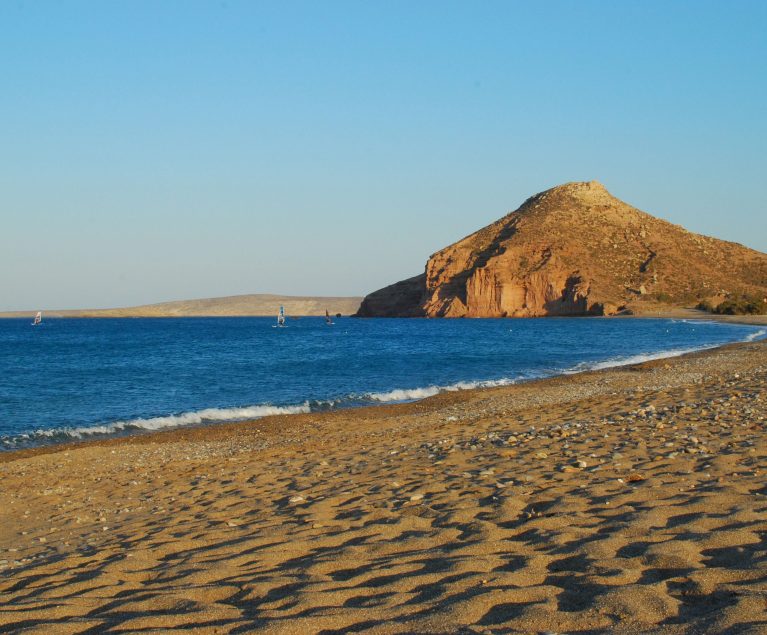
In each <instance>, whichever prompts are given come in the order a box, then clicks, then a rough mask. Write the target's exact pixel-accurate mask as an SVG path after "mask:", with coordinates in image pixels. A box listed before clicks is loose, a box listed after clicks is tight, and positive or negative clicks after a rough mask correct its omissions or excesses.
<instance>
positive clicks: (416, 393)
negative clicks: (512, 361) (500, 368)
mask: <svg viewBox="0 0 767 635" xmlns="http://www.w3.org/2000/svg"><path fill="white" fill-rule="evenodd" d="M514 382H515V380H513V379H488V380H485V381H459V382H456V383H455V384H449V385H447V386H424V387H421V388H397V389H395V390H390V391H388V392H373V393H368V394H367V395H365V397H366V398H367V399H369V400H371V401H380V402H382V403H387V402H391V401H413V400H416V399H424V398H426V397H433V396H434V395H437V394H439V393H441V392H455V391H457V390H471V389H472V388H492V387H493V386H508V385H510V384H513V383H514Z"/></svg>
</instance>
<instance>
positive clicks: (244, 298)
mask: <svg viewBox="0 0 767 635" xmlns="http://www.w3.org/2000/svg"><path fill="white" fill-rule="evenodd" d="M361 299H362V298H354V297H351V298H347V297H302V296H288V295H270V294H252V295H234V296H227V297H223V298H206V299H203V300H179V301H176V302H161V303H159V304H146V305H142V306H134V307H126V308H121V309H78V310H63V311H56V310H47V311H45V317H216V316H258V315H267V316H269V315H276V314H277V310H278V309H279V307H280V305H283V306H284V307H285V312H286V313H287V314H288V315H325V309H327V310H328V311H329V312H330V313H331V314H333V315H335V314H336V313H340V314H341V315H351V314H352V313H354V312H355V311H356V310H357V308H358V307H359V306H360V300H361ZM30 315H34V311H25V312H14V313H0V317H26V316H30Z"/></svg>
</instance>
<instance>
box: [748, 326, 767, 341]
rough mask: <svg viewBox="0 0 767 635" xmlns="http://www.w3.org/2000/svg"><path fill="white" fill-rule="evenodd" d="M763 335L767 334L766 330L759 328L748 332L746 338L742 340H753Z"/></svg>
mask: <svg viewBox="0 0 767 635" xmlns="http://www.w3.org/2000/svg"><path fill="white" fill-rule="evenodd" d="M765 335H767V330H765V329H759V330H758V331H756V332H755V333H749V334H748V335H747V336H746V339H745V340H744V341H746V342H753V341H754V340H758V339H761V338H763V337H764V336H765Z"/></svg>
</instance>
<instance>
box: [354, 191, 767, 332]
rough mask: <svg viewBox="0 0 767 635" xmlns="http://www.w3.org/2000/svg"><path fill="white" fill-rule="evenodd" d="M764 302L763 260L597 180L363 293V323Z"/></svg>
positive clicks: (545, 198)
mask: <svg viewBox="0 0 767 635" xmlns="http://www.w3.org/2000/svg"><path fill="white" fill-rule="evenodd" d="M739 294H747V295H750V296H754V297H760V298H763V297H767V254H763V253H760V252H758V251H754V250H752V249H749V248H747V247H744V246H743V245H740V244H737V243H732V242H727V241H723V240H718V239H715V238H710V237H708V236H702V235H699V234H694V233H692V232H689V231H687V230H686V229H684V228H683V227H680V226H679V225H674V224H672V223H669V222H667V221H664V220H662V219H660V218H656V217H654V216H652V215H650V214H647V213H645V212H642V211H640V210H638V209H636V208H634V207H632V206H631V205H628V204H627V203H624V202H623V201H621V200H619V199H617V198H616V197H614V196H613V195H611V194H610V193H609V192H608V191H607V189H605V187H604V186H603V185H601V184H600V183H597V182H596V181H590V182H582V183H567V184H565V185H560V186H557V187H554V188H552V189H550V190H546V191H545V192H541V193H540V194H536V195H535V196H533V197H531V198H529V199H528V200H526V201H525V202H524V203H523V204H522V205H521V206H520V207H519V209H517V210H515V211H513V212H511V213H510V214H507V215H506V216H504V217H503V218H501V219H500V220H498V221H496V222H495V223H492V224H491V225H488V226H487V227H484V228H482V229H480V230H479V231H477V232H475V233H473V234H471V235H470V236H467V237H466V238H464V239H462V240H459V241H458V242H456V243H453V244H452V245H450V246H448V247H445V248H444V249H442V250H440V251H438V252H437V253H435V254H433V255H432V256H431V257H430V258H429V259H428V261H427V263H426V269H425V271H424V273H422V274H420V275H417V276H414V277H413V278H409V279H407V280H403V281H401V282H397V283H395V284H393V285H390V286H388V287H385V288H383V289H380V290H378V291H375V292H373V293H371V294H370V295H368V296H367V297H365V299H364V300H363V302H362V305H361V306H360V309H359V311H358V312H357V315H358V316H360V317H536V316H547V315H614V314H616V313H620V312H626V313H635V314H642V313H650V312H657V311H658V310H659V308H660V309H673V308H675V307H684V306H691V305H696V304H697V303H699V302H702V301H707V302H709V303H714V304H716V303H717V302H719V301H721V300H723V299H724V298H727V297H732V296H736V295H739Z"/></svg>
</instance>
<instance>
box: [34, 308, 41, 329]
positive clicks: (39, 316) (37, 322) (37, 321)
mask: <svg viewBox="0 0 767 635" xmlns="http://www.w3.org/2000/svg"><path fill="white" fill-rule="evenodd" d="M42 321H43V312H42V311H38V312H37V315H35V320H34V322H32V325H33V326H36V325H37V324H40V322H42Z"/></svg>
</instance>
